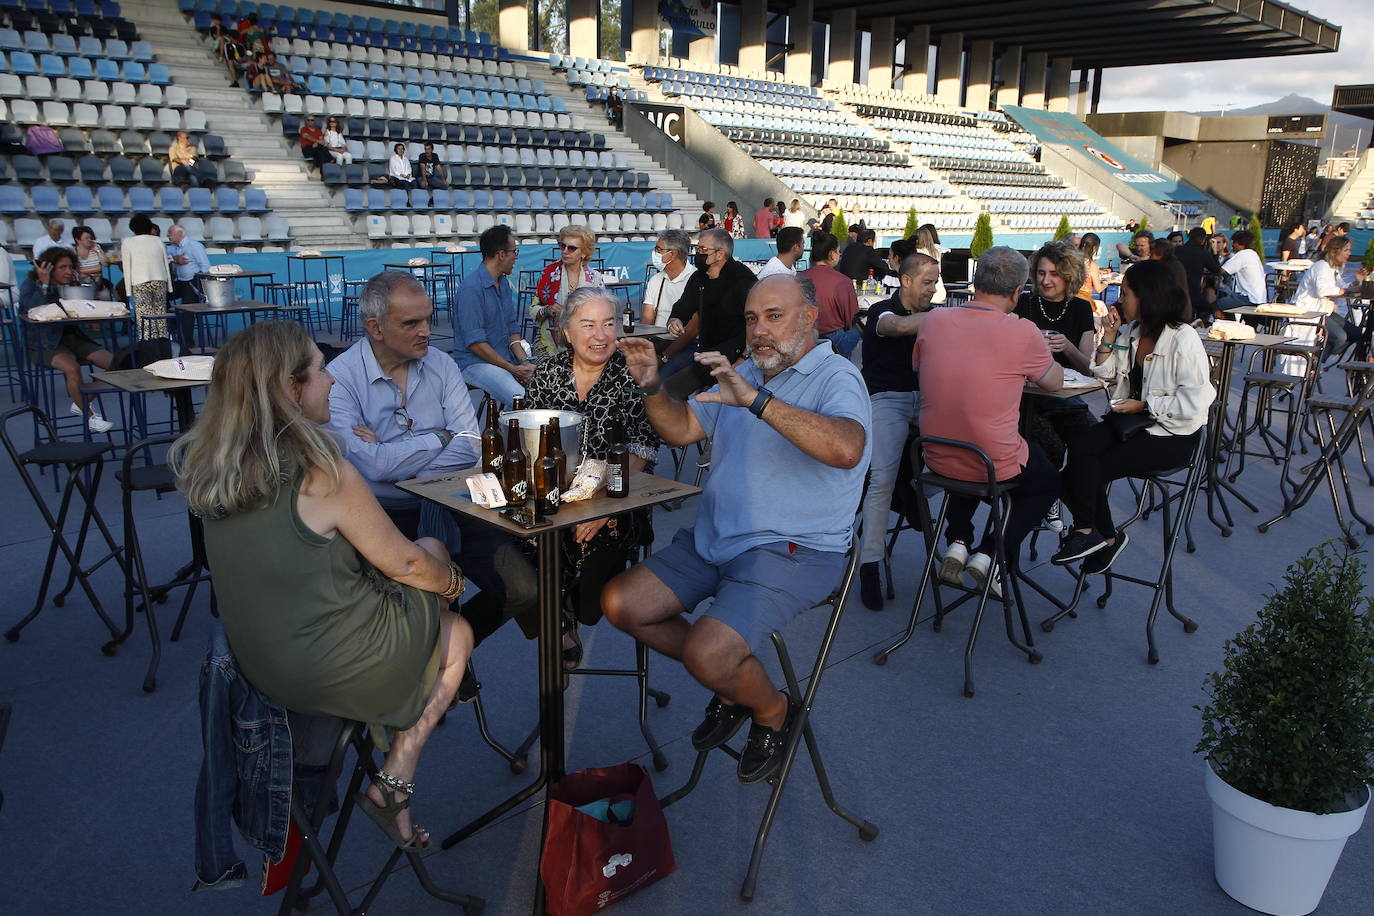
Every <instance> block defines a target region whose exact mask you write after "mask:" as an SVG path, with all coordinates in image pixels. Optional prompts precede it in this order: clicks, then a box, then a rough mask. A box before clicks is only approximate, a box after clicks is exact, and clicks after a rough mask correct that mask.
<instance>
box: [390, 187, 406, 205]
mask: <svg viewBox="0 0 1374 916" xmlns="http://www.w3.org/2000/svg"><path fill="white" fill-rule="evenodd" d="M390 198H391V200H390V209H392V210H408V209H410V199H409V198H408V197H407V196H406V192H405V190H404V189H402V188H392V189H391V192H390Z"/></svg>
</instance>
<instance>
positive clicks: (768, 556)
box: [641, 528, 845, 648]
mask: <svg viewBox="0 0 1374 916" xmlns="http://www.w3.org/2000/svg"><path fill="white" fill-rule="evenodd" d="M844 564H845V555H844V554H842V553H831V552H827V551H822V550H813V549H811V548H810V547H801V546H799V545H796V544H792V543H790V542H788V541H775V542H773V543H770V544H763V545H760V546H758V547H752V548H750V549H749V550H746V551H745V552H744V553H742V554H740V555H739V556H737V557H735V558H734V559H733V560H730V561H728V562H726V563H724V564H722V565H720V566H715V565H713V564H712V563H710V562H709V561H707V560H706V559H704V558H703V557H702V556H701V555H700V554H698V553H697V550H696V542H695V541H694V539H693V534H692V529H691V528H684V529H682V530H680V531H678V533H677V534H675V535H674V536H673V542H672V543H671V544H669V545H668V547H667V548H666V549H664V550H656V551H654V552H653V553H652V554H651V555H650V556H649V557H648V558H647V559H646V560H644V562H643V564H641V565H643V566H646V567H648V569H649V571H650V572H652V573H653V574H654V575H656V576H658V578H659V579H661V580H662V581H663V584H664V585H666V586H668V588H669V590H671V591H672V593H673V594H674V595H675V596H676V597H677V600H678V601H680V602H682V606H683V607H685V608H686V609H687V611H688V613H691V612H692V611H693V610H695V608H696V606H697V605H698V604H700V603H701V602H703V601H705V600H706V599H707V598H710V597H712V596H715V599H716V600H715V601H713V602H712V603H711V606H710V608H709V609H707V611H706V616H708V617H714V618H716V619H717V620H719V621H720V622H721V623H723V624H725V625H726V626H728V627H729V628H730V629H732V630H734V631H735V632H736V633H738V634H739V635H740V636H741V637H743V638H744V641H745V642H747V643H748V644H749V645H750V647H751V648H752V647H755V646H757V645H758V644H759V642H760V641H761V640H763V639H766V638H767V637H768V634H769V633H772V632H773V631H774V630H780V629H782V628H783V627H784V626H786V625H787V624H788V623H789V622H790V621H791V620H792V619H793V618H794V617H796V616H797V615H798V614H800V613H801V612H802V611H804V610H806V609H807V608H809V607H812V606H813V605H815V604H817V603H818V602H820V601H823V600H825V599H826V598H827V597H829V595H830V593H831V592H832V591H834V590H835V588H836V586H838V585H839V583H840V576H841V574H843V572H844Z"/></svg>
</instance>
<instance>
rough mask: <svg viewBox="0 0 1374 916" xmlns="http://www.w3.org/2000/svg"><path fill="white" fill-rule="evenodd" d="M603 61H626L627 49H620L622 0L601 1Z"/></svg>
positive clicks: (601, 52)
mask: <svg viewBox="0 0 1374 916" xmlns="http://www.w3.org/2000/svg"><path fill="white" fill-rule="evenodd" d="M600 54H601V59H602V60H624V59H625V49H624V48H622V47H620V0H601V49H600Z"/></svg>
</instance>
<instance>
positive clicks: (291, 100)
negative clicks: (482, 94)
mask: <svg viewBox="0 0 1374 916" xmlns="http://www.w3.org/2000/svg"><path fill="white" fill-rule="evenodd" d="M261 95H262V108H263V111H265V112H267V113H268V114H294V115H302V114H312V115H321V116H328V115H334V116H336V117H351V118H362V117H367V118H387V119H391V120H405V121H442V122H443V123H445V124H478V125H483V126H498V127H527V128H536V127H538V128H542V129H544V130H579V131H580V130H582V129H583V121H582V118H581V117H580V116H577V115H569V114H555V113H554V112H551V111H525V110H524V109H514V108H500V109H497V108H475V107H473V106H471V105H464V106H458V105H440V104H436V103H434V102H398V101H395V100H388V101H385V102H383V101H381V100H379V99H343V98H339V97H337V96H319V95H307V96H299V95H286V96H281V95H276V94H275V93H262V94H261Z"/></svg>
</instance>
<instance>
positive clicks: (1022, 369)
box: [912, 246, 1064, 597]
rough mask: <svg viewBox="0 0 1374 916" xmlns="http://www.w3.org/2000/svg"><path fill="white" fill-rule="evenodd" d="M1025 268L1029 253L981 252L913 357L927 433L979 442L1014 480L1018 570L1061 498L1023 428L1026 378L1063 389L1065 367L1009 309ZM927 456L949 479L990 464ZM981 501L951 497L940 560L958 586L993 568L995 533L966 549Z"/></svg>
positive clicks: (1012, 549) (966, 454) (1013, 547)
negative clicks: (963, 291)
mask: <svg viewBox="0 0 1374 916" xmlns="http://www.w3.org/2000/svg"><path fill="white" fill-rule="evenodd" d="M1029 271H1030V268H1029V265H1028V264H1027V263H1026V259H1025V258H1024V257H1022V256H1021V254H1019V253H1018V252H1016V251H1015V250H1013V249H1011V248H1007V247H1004V246H1002V247H997V248H991V249H989V250H988V251H986V252H984V253H983V255H982V257H980V258H979V259H978V266H977V268H976V269H975V270H974V274H973V288H974V297H973V299H972V300H971V301H969V302H968V303H967V304H966V305H962V306H957V307H954V308H943V309H936V310H935V311H933V312H931V313H930V314H929V315H927V316H926V319H925V322H924V323H923V324H922V325H921V333H920V336H918V337H917V338H916V347H915V350H914V352H913V353H912V365H913V366H914V368H915V369H916V371H917V372H918V373H919V374H920V379H921V420H920V428H921V433H922V434H923V435H926V436H940V437H942V438H946V439H958V440H960V441H963V442H968V443H971V444H973V445H976V446H978V447H979V448H981V449H982V450H983V451H984V452H986V453H987V455H988V457H989V458H991V459H992V464H993V469H994V472H995V473H996V475H997V479H998V480H999V481H1002V482H1005V481H1008V480H1015V481H1017V486H1016V488H1015V489H1013V490H1012V491H1011V513H1010V515H1009V517H1008V519H1007V527H1006V550H1007V561H1008V562H1009V563H1010V564H1011V565H1012V566H1013V567H1015V565H1016V562H1017V556H1018V554H1019V552H1020V548H1021V541H1023V540H1024V539H1025V537H1026V535H1027V534H1029V533H1030V531H1031V529H1032V528H1034V527H1035V526H1036V524H1038V523H1039V521H1040V519H1042V518H1044V517H1045V513H1046V512H1047V511H1049V508H1050V505H1051V504H1052V503H1053V502H1054V501H1055V500H1056V499H1057V498H1058V497H1059V474H1058V472H1057V471H1056V469H1055V468H1054V466H1053V465H1051V464H1050V461H1049V459H1048V458H1046V457H1045V453H1044V452H1042V451H1041V450H1040V447H1039V446H1038V445H1035V444H1034V443H1027V442H1026V440H1025V439H1023V438H1022V437H1021V433H1020V431H1019V429H1018V423H1019V421H1020V416H1021V394H1022V391H1023V390H1024V389H1025V385H1026V383H1027V382H1031V383H1032V384H1034V385H1036V386H1037V387H1039V388H1042V389H1044V390H1045V391H1058V390H1059V389H1060V388H1062V387H1063V385H1064V370H1063V368H1062V367H1060V365H1059V363H1057V362H1055V360H1054V357H1053V356H1052V355H1051V353H1050V349H1049V347H1048V345H1046V343H1045V338H1044V335H1043V334H1041V333H1040V329H1039V328H1037V327H1036V326H1035V325H1034V324H1032V323H1031V322H1029V321H1026V320H1025V319H1023V318H1018V317H1017V316H1016V315H1015V314H1013V312H1014V310H1015V308H1016V299H1017V297H1018V296H1019V295H1020V294H1021V287H1023V286H1024V285H1025V283H1026V277H1027V276H1028V275H1029ZM925 461H926V466H927V467H929V468H930V470H932V471H934V472H935V473H936V474H940V475H942V476H944V477H953V478H955V479H956V480H970V481H980V482H981V481H985V480H987V468H986V466H985V465H984V464H983V462H982V461H981V460H980V459H979V458H978V456H977V455H975V454H974V453H973V452H970V451H968V450H967V449H959V448H952V447H949V446H940V445H928V446H926V450H925ZM977 507H978V501H977V500H976V499H974V498H972V497H968V496H960V495H957V494H951V496H950V498H949V511H948V513H947V514H946V516H945V519H946V528H945V539H946V541H947V542H948V544H949V547H948V548H947V549H946V550H945V555H944V557H943V558H942V559H941V561H940V578H941V579H943V580H945V581H946V582H951V583H962V581H963V575H964V573H968V575H969V576H970V577H971V578H972V579H973V580H974V583H975V584H976V585H977V586H978V587H979V588H981V587H982V586H983V583H984V582H985V581H986V580H987V578H988V576H989V575H990V574H991V573H990V570H991V568H992V553H993V538H992V533H991V531H988V532H986V533H984V535H983V540H982V543H980V544H979V545H978V548H977V550H976V551H974V552H973V553H972V554H971V555H970V553H969V545H970V544H971V543H972V541H973V512H974V510H975V509H977ZM1000 586H1001V583H1000V582H997V581H994V582H993V594H995V595H997V596H999V597H1000V596H1001V587H1000Z"/></svg>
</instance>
